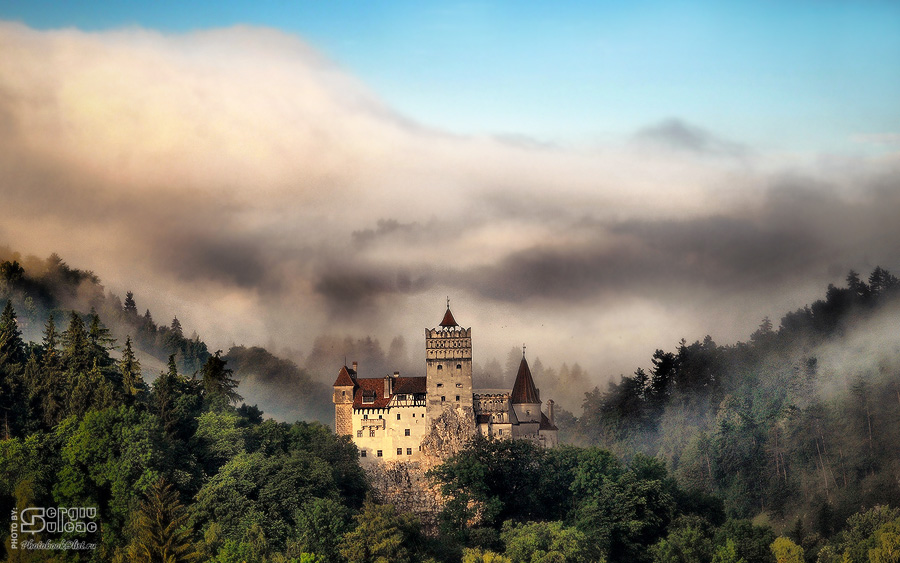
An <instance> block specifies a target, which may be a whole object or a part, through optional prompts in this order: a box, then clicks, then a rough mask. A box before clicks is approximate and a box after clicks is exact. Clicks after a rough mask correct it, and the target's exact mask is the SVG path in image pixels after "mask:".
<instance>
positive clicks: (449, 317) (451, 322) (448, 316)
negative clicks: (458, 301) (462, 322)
mask: <svg viewBox="0 0 900 563" xmlns="http://www.w3.org/2000/svg"><path fill="white" fill-rule="evenodd" d="M441 326H442V327H444V328H450V327H454V326H459V325H458V324H456V319H454V318H453V313H451V312H450V307H447V312H446V313H444V320H442V321H441Z"/></svg>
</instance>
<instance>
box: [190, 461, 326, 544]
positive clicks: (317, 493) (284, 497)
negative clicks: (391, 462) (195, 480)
mask: <svg viewBox="0 0 900 563" xmlns="http://www.w3.org/2000/svg"><path fill="white" fill-rule="evenodd" d="M314 498H334V499H336V498H339V495H338V490H337V487H336V486H335V483H334V480H333V477H332V472H331V467H329V465H328V464H327V463H326V462H325V461H323V460H321V459H319V458H317V457H315V456H314V455H312V454H311V453H309V452H307V451H302V450H300V451H292V452H291V453H290V454H281V455H275V456H271V457H267V456H265V455H264V454H262V453H260V452H255V453H242V454H238V455H237V456H235V457H234V458H233V459H231V460H230V461H229V462H228V463H226V464H225V465H224V466H223V467H222V468H221V469H220V470H219V471H218V473H216V474H215V476H214V477H212V478H211V479H210V480H209V481H208V482H206V484H204V485H203V487H202V488H201V489H200V491H199V492H198V493H197V498H196V502H195V504H194V505H193V506H192V507H191V513H192V522H194V523H195V524H196V526H197V527H198V528H200V529H204V528H207V527H208V526H210V525H211V524H213V523H216V524H218V525H219V526H220V527H221V530H222V535H223V537H224V538H227V539H232V540H235V541H241V539H242V534H243V533H244V531H245V530H248V529H249V528H250V527H251V526H253V525H254V524H258V525H259V526H260V527H261V528H262V529H263V530H265V534H266V538H267V541H269V542H270V543H271V544H272V545H273V546H275V548H276V549H278V550H281V549H283V548H284V546H285V544H286V540H287V538H288V535H289V531H290V528H291V527H293V526H294V524H295V522H294V516H295V513H296V507H298V506H302V505H304V504H305V503H307V502H309V501H311V500H312V499H314Z"/></svg>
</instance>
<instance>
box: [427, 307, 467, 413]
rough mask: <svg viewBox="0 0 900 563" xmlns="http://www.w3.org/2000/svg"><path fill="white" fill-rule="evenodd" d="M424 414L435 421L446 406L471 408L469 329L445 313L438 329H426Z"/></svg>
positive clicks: (450, 314)
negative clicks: (425, 403) (426, 401)
mask: <svg viewBox="0 0 900 563" xmlns="http://www.w3.org/2000/svg"><path fill="white" fill-rule="evenodd" d="M425 377H426V380H427V383H426V385H427V390H428V394H427V398H428V403H427V405H426V416H427V417H428V420H435V419H436V418H437V417H439V416H440V415H441V413H442V412H444V410H445V409H451V408H457V409H463V410H465V409H468V410H469V411H470V412H471V410H472V329H471V328H462V327H461V326H459V325H458V324H457V322H456V319H454V318H453V313H451V312H450V300H449V299H448V300H447V312H446V313H444V318H443V320H441V324H440V327H439V328H432V329H425Z"/></svg>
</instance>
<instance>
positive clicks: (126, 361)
mask: <svg viewBox="0 0 900 563" xmlns="http://www.w3.org/2000/svg"><path fill="white" fill-rule="evenodd" d="M119 373H121V374H122V387H123V388H124V390H125V394H126V395H129V396H131V397H134V396H136V395H137V394H138V393H140V392H141V390H142V389H143V388H144V380H143V378H142V377H141V362H140V361H138V359H137V358H136V357H135V355H134V350H133V349H132V347H131V337H130V336H128V337H126V338H125V349H124V350H123V351H122V359H121V360H119Z"/></svg>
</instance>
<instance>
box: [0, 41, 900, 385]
mask: <svg viewBox="0 0 900 563" xmlns="http://www.w3.org/2000/svg"><path fill="white" fill-rule="evenodd" d="M0 52H3V53H6V54H9V56H4V57H2V58H0V130H2V134H0V171H2V175H0V198H2V202H3V205H0V225H2V227H0V236H2V237H4V239H5V240H3V241H0V243H6V244H10V245H11V246H13V247H14V248H16V249H17V250H20V251H22V252H25V253H37V254H42V255H47V254H49V253H50V252H54V251H55V252H59V253H60V254H61V255H62V256H63V257H64V258H65V259H66V260H67V261H68V262H69V263H71V264H72V265H73V266H76V267H81V268H87V269H91V270H93V271H95V272H96V273H97V274H98V275H100V276H101V278H103V280H104V282H105V283H106V284H107V287H108V288H110V289H112V290H114V291H116V292H118V293H120V294H123V293H124V292H125V291H127V290H132V291H134V292H135V294H136V296H137V298H138V300H139V303H140V304H141V307H142V308H143V307H149V308H151V309H153V310H154V314H155V315H156V316H157V317H158V318H166V317H169V316H174V315H175V314H177V315H178V318H179V319H180V320H182V322H183V323H184V325H185V328H186V330H187V331H192V330H197V331H198V332H199V333H200V335H201V336H202V337H203V338H205V339H207V340H209V341H210V343H211V346H212V347H213V349H215V348H226V347H228V345H229V344H230V343H231V342H237V343H243V344H247V345H255V344H272V343H274V344H276V345H280V346H285V347H291V348H298V347H299V348H301V349H303V350H307V351H308V350H309V349H310V348H311V346H312V343H313V341H314V340H315V338H316V337H317V336H318V335H320V334H323V333H330V334H334V333H341V334H343V333H349V334H353V335H355V336H361V335H365V334H378V333H380V334H382V335H384V334H388V336H384V337H383V338H382V340H384V341H389V338H390V337H392V336H394V335H396V334H401V335H404V336H405V338H406V340H407V341H408V342H416V341H417V339H418V338H420V336H419V335H420V329H421V328H422V327H423V326H424V325H427V324H435V323H437V322H438V321H439V320H440V315H441V314H442V313H443V310H442V307H443V300H444V298H445V296H446V295H447V294H451V295H453V298H454V303H458V304H459V305H455V309H456V308H458V309H459V310H460V314H461V315H463V318H461V319H460V321H461V322H463V323H464V324H466V325H471V326H475V327H479V330H481V331H483V332H480V333H479V334H483V335H484V336H483V338H484V340H483V342H484V344H482V345H480V346H481V347H480V348H479V350H480V352H479V353H480V354H483V356H482V357H481V361H483V362H486V361H487V359H488V358H489V356H490V355H491V354H497V355H499V357H501V358H502V356H503V355H504V354H505V352H506V350H507V349H508V348H509V346H510V345H518V344H521V342H522V341H523V340H526V339H528V340H530V341H531V342H540V343H541V345H542V346H543V347H544V348H545V349H544V350H540V349H539V348H538V347H536V346H535V347H529V350H532V349H535V350H536V354H538V355H540V356H541V357H543V358H544V359H545V360H546V363H550V362H552V361H559V362H562V361H568V362H570V363H572V362H575V361H579V362H581V363H582V364H583V365H586V366H588V367H589V371H593V372H594V373H595V374H596V375H603V376H605V375H608V374H610V373H618V372H626V373H627V372H631V371H633V366H634V364H635V362H636V361H637V360H636V358H643V357H645V356H649V354H650V353H652V350H654V349H655V348H657V347H660V346H664V345H666V342H677V340H678V339H679V338H681V337H682V336H684V337H687V338H689V339H691V338H697V337H702V336H703V334H705V333H706V332H710V333H713V335H714V336H715V337H716V339H717V340H718V341H720V342H723V341H728V340H729V339H737V338H746V336H747V334H748V333H749V332H750V331H751V330H752V328H753V327H755V326H756V324H758V320H759V318H761V317H762V316H763V315H765V314H769V315H772V316H774V315H777V314H779V313H782V312H784V311H785V310H787V308H792V307H796V306H800V305H802V304H803V303H805V302H807V301H808V300H811V299H814V298H816V297H818V296H819V294H820V293H821V289H822V287H823V286H824V285H825V284H827V283H828V282H830V281H836V280H839V279H840V278H841V277H842V276H843V275H844V274H845V273H846V269H849V268H850V267H854V268H856V269H857V270H865V268H866V267H870V266H874V265H875V264H876V263H880V264H882V265H883V266H885V267H887V268H889V269H890V268H892V267H894V268H895V269H896V270H897V271H900V258H898V254H900V252H898V248H897V244H896V242H895V241H896V240H900V232H898V231H900V227H897V222H896V220H895V218H896V215H897V212H898V211H900V201H898V195H897V194H898V193H900V190H897V189H896V187H897V182H898V178H900V175H898V171H897V169H896V165H895V164H891V163H890V162H880V163H875V162H869V161H866V160H861V159H857V160H854V159H844V160H841V161H840V163H838V162H837V161H835V159H830V160H828V161H819V160H816V159H806V160H804V159H796V158H792V157H790V156H784V155H763V154H760V153H757V152H755V151H753V149H752V148H750V147H745V146H743V145H741V144H740V143H736V142H732V141H727V140H723V139H721V138H720V137H719V136H718V135H717V134H715V133H714V132H712V131H709V130H707V129H704V128H703V127H700V126H697V125H692V124H689V123H686V122H684V121H681V120H678V119H673V120H669V121H666V122H663V123H660V124H656V125H652V126H649V127H647V128H644V129H642V130H641V131H639V132H638V133H637V134H636V138H637V139H638V142H637V143H634V142H633V139H622V140H621V142H619V143H608V144H605V145H602V146H586V147H559V146H554V147H549V146H546V145H545V144H543V143H540V142H537V141H534V140H532V139H529V138H528V137H527V136H524V135H497V136H485V137H477V136H461V135H449V134H446V133H444V132H441V131H436V130H434V129H432V128H429V127H428V126H427V125H425V124H417V123H414V122H412V121H411V120H409V119H407V118H405V117H404V116H403V115H402V114H401V113H400V112H398V111H396V110H395V109H393V108H390V107H388V106H387V105H386V104H384V103H383V102H382V101H381V100H379V99H378V97H377V96H376V95H374V94H373V93H372V92H371V91H370V90H369V89H368V88H367V87H366V86H365V84H363V83H361V82H360V81H359V80H357V79H356V78H355V77H353V76H352V75H350V74H349V73H347V72H346V71H345V70H343V69H342V68H340V67H339V66H338V65H336V64H335V63H333V62H332V61H329V60H328V59H327V57H324V56H323V55H322V54H321V53H318V52H317V51H316V50H315V49H313V48H311V47H310V46H309V45H308V44H306V43H305V42H303V41H302V40H301V39H299V38H297V37H293V36H289V35H285V34H283V33H279V32H276V31H273V30H268V29H256V28H243V27H238V28H231V29H222V30H212V31H203V32H195V33H188V34H182V35H165V34H160V33H156V32H152V31H147V30H141V29H128V30H120V31H114V32H104V33H84V32H80V31H76V30H63V31H35V30H31V29H28V28H26V27H23V26H21V25H16V24H0ZM673 149H675V150H673ZM750 154H753V155H754V156H753V158H747V155H750ZM710 155H712V156H714V157H718V156H726V157H728V158H706V157H707V156H710ZM732 157H734V158H732ZM157 311H158V312H157ZM711 311H719V312H718V313H715V312H711ZM760 311H763V312H762V313H760ZM748 329H749V330H748ZM701 332H702V333H701ZM695 333H698V334H695ZM597 334H602V335H603V336H601V337H596V336H590V335H597ZM598 338H599V339H598ZM661 339H662V340H664V341H662V342H661V341H660V340H661ZM330 375H333V374H330Z"/></svg>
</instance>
